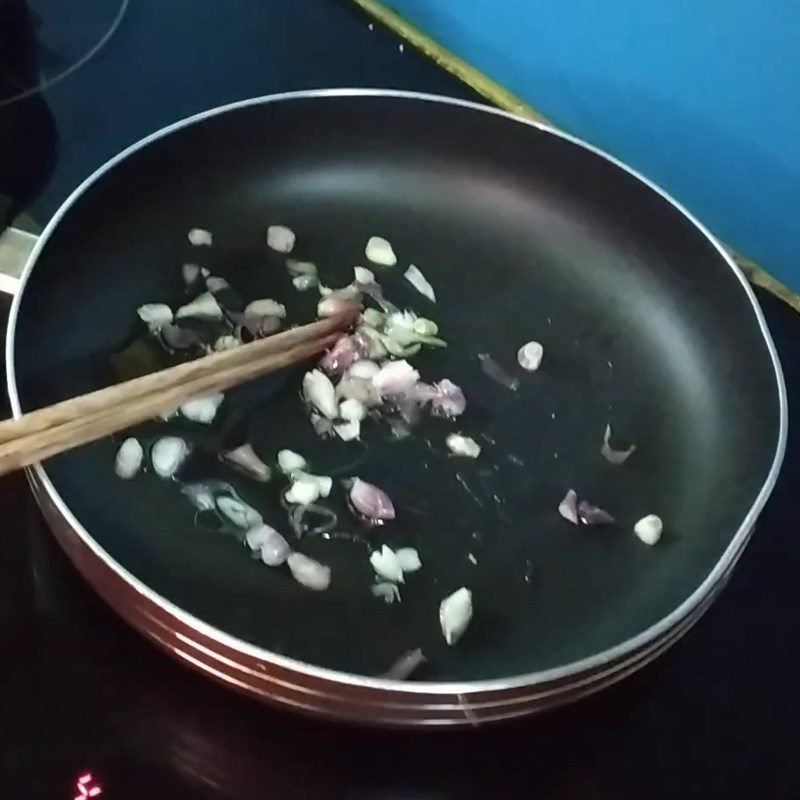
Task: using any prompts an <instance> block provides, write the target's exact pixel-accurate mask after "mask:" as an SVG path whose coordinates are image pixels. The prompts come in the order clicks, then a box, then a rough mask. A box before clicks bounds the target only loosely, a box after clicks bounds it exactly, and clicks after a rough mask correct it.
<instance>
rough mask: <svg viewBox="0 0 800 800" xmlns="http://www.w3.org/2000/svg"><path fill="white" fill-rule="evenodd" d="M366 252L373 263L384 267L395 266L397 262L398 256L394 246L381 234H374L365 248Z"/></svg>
mask: <svg viewBox="0 0 800 800" xmlns="http://www.w3.org/2000/svg"><path fill="white" fill-rule="evenodd" d="M364 253H365V254H366V256H367V258H368V259H369V260H370V261H371V262H372V263H373V264H380V265H381V266H384V267H393V266H394V265H395V264H396V263H397V256H396V255H395V254H394V250H392V246H391V245H390V244H389V242H387V241H386V239H382V238H381V237H380V236H372V237H370V240H369V241H368V242H367V246H366V247H365V248H364Z"/></svg>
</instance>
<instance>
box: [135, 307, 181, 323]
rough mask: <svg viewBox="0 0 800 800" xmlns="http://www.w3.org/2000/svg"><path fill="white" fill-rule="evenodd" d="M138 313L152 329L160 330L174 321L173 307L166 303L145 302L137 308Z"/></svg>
mask: <svg viewBox="0 0 800 800" xmlns="http://www.w3.org/2000/svg"><path fill="white" fill-rule="evenodd" d="M136 313H137V314H138V315H139V319H141V320H142V322H144V324H145V325H147V327H148V328H150V329H151V330H158V329H159V328H161V327H162V326H164V325H168V324H169V323H170V322H172V309H171V308H170V307H169V306H168V305H166V304H165V303H145V304H144V305H143V306H139V308H137V309H136Z"/></svg>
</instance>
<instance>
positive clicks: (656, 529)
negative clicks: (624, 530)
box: [633, 514, 664, 546]
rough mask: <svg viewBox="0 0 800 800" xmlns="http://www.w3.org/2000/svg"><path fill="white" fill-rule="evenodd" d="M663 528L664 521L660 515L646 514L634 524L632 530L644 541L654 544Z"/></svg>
mask: <svg viewBox="0 0 800 800" xmlns="http://www.w3.org/2000/svg"><path fill="white" fill-rule="evenodd" d="M663 530H664V523H663V522H662V521H661V517H658V516H656V515H655V514H648V515H647V516H646V517H642V519H640V520H639V521H638V522H637V523H636V524H635V525H634V526H633V532H634V533H635V534H636V535H637V536H638V537H639V538H640V539H641V540H642V541H643V542H644V543H645V544H649V545H651V546H652V545H654V544H655V543H656V542H657V541H658V540H659V539H660V538H661V532H662V531H663Z"/></svg>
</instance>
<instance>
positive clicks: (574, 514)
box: [558, 489, 578, 525]
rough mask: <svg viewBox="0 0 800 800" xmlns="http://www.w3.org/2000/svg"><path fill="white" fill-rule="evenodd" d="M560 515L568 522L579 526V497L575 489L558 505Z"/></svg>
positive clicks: (568, 492)
mask: <svg viewBox="0 0 800 800" xmlns="http://www.w3.org/2000/svg"><path fill="white" fill-rule="evenodd" d="M558 513H559V514H561V516H562V517H564V519H565V520H567V522H571V523H572V524H573V525H577V524H578V495H577V494H576V492H575V490H574V489H570V490H568V491H567V493H566V494H565V495H564V499H563V500H562V501H561V502H560V503H559V504H558Z"/></svg>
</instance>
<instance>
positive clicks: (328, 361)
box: [319, 336, 367, 375]
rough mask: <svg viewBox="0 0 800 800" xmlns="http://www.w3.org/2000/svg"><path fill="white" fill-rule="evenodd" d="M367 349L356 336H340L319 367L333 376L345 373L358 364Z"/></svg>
mask: <svg viewBox="0 0 800 800" xmlns="http://www.w3.org/2000/svg"><path fill="white" fill-rule="evenodd" d="M366 349H367V348H365V347H363V345H362V344H361V342H360V341H359V339H358V338H357V337H356V336H340V337H339V338H338V339H337V340H336V342H335V344H334V345H333V347H332V348H331V349H330V350H328V352H327V353H325V355H324V356H323V357H322V360H321V361H320V362H319V365H320V366H321V367H322V369H324V370H325V372H327V373H328V374H331V375H334V374H336V373H339V372H343V371H344V370H346V369H347V368H348V367H349V366H350V365H351V364H354V363H356V362H357V361H358V359H359V358H361V356H362V355H363V353H364V352H365V350H366Z"/></svg>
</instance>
